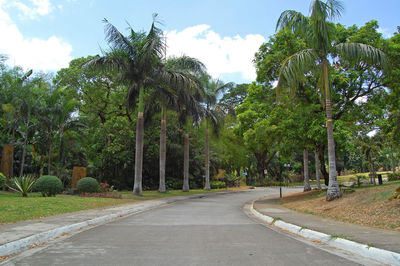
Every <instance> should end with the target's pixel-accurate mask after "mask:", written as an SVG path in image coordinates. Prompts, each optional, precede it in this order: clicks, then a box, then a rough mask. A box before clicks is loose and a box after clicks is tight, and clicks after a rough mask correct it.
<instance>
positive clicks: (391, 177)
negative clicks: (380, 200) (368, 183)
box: [387, 172, 400, 181]
mask: <svg viewBox="0 0 400 266" xmlns="http://www.w3.org/2000/svg"><path fill="white" fill-rule="evenodd" d="M387 176H388V180H389V181H396V180H400V172H395V173H389V174H387Z"/></svg>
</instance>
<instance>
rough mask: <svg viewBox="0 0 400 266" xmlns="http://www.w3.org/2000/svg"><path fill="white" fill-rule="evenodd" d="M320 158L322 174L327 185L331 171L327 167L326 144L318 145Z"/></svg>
mask: <svg viewBox="0 0 400 266" xmlns="http://www.w3.org/2000/svg"><path fill="white" fill-rule="evenodd" d="M318 158H319V161H320V166H321V168H320V169H321V174H322V176H323V177H324V184H325V186H328V184H329V173H328V172H327V171H326V167H325V146H324V145H319V146H318Z"/></svg>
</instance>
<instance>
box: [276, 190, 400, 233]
mask: <svg viewBox="0 0 400 266" xmlns="http://www.w3.org/2000/svg"><path fill="white" fill-rule="evenodd" d="M398 186H399V185H398V184H394V185H387V186H382V187H373V188H365V189H358V190H356V191H355V192H353V193H343V197H342V198H340V199H336V200H333V201H326V200H325V196H326V192H321V191H309V192H301V193H295V194H291V195H289V196H286V197H285V198H283V199H282V200H281V204H282V205H283V206H284V207H287V208H289V209H292V210H296V211H300V212H304V213H308V214H313V215H319V216H322V217H326V218H333V219H335V220H338V221H343V222H349V223H354V224H360V225H365V226H372V227H377V228H384V229H391V230H396V231H400V199H390V198H391V196H392V195H393V193H394V191H395V189H396V188H397V187H398Z"/></svg>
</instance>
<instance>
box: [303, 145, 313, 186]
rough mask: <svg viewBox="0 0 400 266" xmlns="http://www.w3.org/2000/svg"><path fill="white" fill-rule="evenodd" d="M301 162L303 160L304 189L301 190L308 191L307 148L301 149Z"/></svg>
mask: <svg viewBox="0 0 400 266" xmlns="http://www.w3.org/2000/svg"><path fill="white" fill-rule="evenodd" d="M303 162H304V190H303V191H310V190H311V186H310V175H309V172H308V150H307V149H304V150H303Z"/></svg>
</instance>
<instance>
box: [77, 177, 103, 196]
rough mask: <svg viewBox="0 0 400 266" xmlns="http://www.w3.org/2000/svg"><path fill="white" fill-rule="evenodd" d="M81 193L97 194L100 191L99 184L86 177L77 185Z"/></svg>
mask: <svg viewBox="0 0 400 266" xmlns="http://www.w3.org/2000/svg"><path fill="white" fill-rule="evenodd" d="M77 187H78V190H79V192H80V193H95V192H99V191H100V185H99V182H97V180H96V179H94V178H93V177H84V178H82V179H81V180H79V181H78V184H77Z"/></svg>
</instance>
